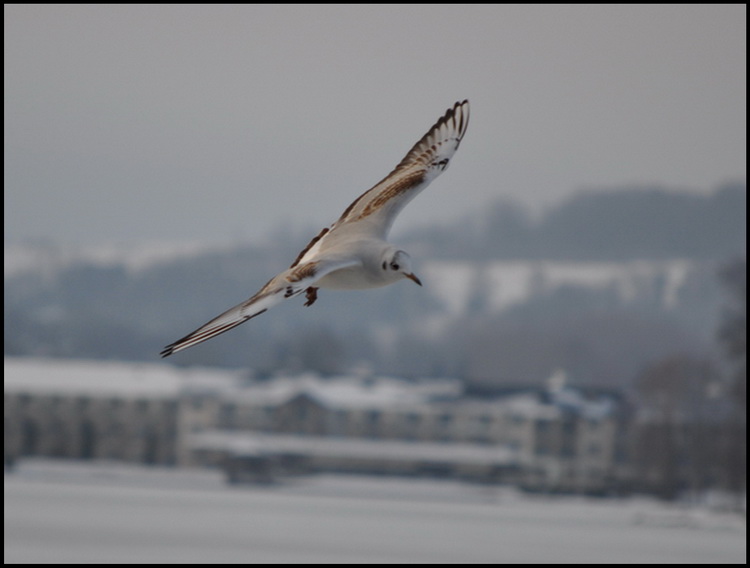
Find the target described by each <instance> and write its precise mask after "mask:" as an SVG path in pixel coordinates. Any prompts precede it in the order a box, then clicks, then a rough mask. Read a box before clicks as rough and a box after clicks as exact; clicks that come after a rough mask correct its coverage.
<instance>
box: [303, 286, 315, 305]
mask: <svg viewBox="0 0 750 568" xmlns="http://www.w3.org/2000/svg"><path fill="white" fill-rule="evenodd" d="M305 297H306V298H307V302H305V305H306V306H312V305H313V304H314V303H315V300H317V299H318V289H317V288H315V287H313V286H310V287H309V288H308V289H307V290H306V291H305Z"/></svg>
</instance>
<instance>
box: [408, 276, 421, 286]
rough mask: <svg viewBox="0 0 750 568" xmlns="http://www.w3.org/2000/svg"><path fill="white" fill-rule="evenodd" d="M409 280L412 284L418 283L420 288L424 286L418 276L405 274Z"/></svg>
mask: <svg viewBox="0 0 750 568" xmlns="http://www.w3.org/2000/svg"><path fill="white" fill-rule="evenodd" d="M404 276H406V277H407V278H408V279H409V280H411V281H412V282H416V283H417V284H419V285H420V286H421V285H422V282H420V280H419V278H417V276H416V274H404Z"/></svg>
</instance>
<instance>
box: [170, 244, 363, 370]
mask: <svg viewBox="0 0 750 568" xmlns="http://www.w3.org/2000/svg"><path fill="white" fill-rule="evenodd" d="M358 264H360V261H359V260H356V259H330V260H318V261H312V262H305V263H302V264H300V265H298V266H296V267H293V268H290V269H289V270H286V271H284V272H282V273H281V274H279V275H278V276H276V277H274V278H272V279H271V280H269V281H268V283H267V284H266V285H265V286H263V288H261V289H260V290H259V291H258V293H257V294H255V295H254V296H253V297H251V298H250V299H248V300H245V301H244V302H242V303H241V304H237V305H236V306H234V307H233V308H230V309H228V310H227V311H226V312H224V313H223V314H221V315H219V316H217V317H215V318H214V319H212V320H211V321H209V322H208V323H205V324H203V325H202V326H201V327H199V328H198V329H196V330H195V331H193V332H192V333H189V334H188V335H186V336H185V337H183V338H182V339H178V340H177V341H175V342H174V343H171V344H169V345H167V346H166V347H165V348H164V350H163V351H162V352H161V356H162V357H168V356H169V355H172V354H173V353H177V352H178V351H182V350H183V349H187V348H188V347H192V346H193V345H198V344H199V343H203V342H204V341H206V340H208V339H211V338H212V337H216V336H217V335H220V334H222V333H224V332H225V331H229V330H230V329H232V328H234V327H237V326H238V325H240V324H241V323H245V322H246V321H247V320H249V319H252V318H254V317H255V316H259V315H260V314H262V313H264V312H265V311H267V310H268V309H270V308H272V307H273V306H275V305H276V304H279V303H281V302H282V301H283V300H285V299H287V298H292V297H294V296H296V295H298V294H300V293H302V292H303V291H305V290H306V289H307V288H308V287H310V286H312V285H313V284H314V283H315V282H316V281H318V280H320V279H321V278H323V277H324V276H326V275H327V274H330V273H331V272H334V271H336V270H340V269H342V268H349V267H351V266H356V265H358Z"/></svg>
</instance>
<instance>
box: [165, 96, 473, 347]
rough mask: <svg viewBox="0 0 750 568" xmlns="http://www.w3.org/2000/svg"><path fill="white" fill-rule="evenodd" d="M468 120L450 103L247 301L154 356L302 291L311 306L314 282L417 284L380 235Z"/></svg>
mask: <svg viewBox="0 0 750 568" xmlns="http://www.w3.org/2000/svg"><path fill="white" fill-rule="evenodd" d="M468 124H469V101H468V100H464V101H462V102H457V103H456V104H455V105H453V107H452V108H450V109H448V110H447V111H446V113H445V114H444V115H443V116H442V117H441V118H440V119H439V120H438V121H437V122H436V123H435V125H434V126H433V127H432V128H430V130H429V131H428V132H427V134H425V135H424V136H423V137H422V138H421V139H420V140H419V142H417V143H416V144H415V145H414V147H413V148H412V149H411V150H409V152H408V153H407V154H406V156H405V157H404V159H403V160H401V162H399V164H398V165H397V166H396V167H395V168H394V170H393V171H392V172H391V173H389V174H388V175H387V176H386V177H385V178H383V180H382V181H380V182H379V183H377V184H376V185H375V186H374V187H373V188H371V189H369V190H368V191H366V192H365V193H363V194H362V195H360V196H359V197H358V198H357V199H355V200H354V203H352V204H351V205H350V206H349V207H347V208H346V210H345V211H344V213H343V214H342V215H341V217H339V219H338V220H337V221H336V222H335V223H333V225H331V226H330V227H327V228H325V229H323V230H322V231H321V232H320V233H319V234H318V236H316V237H315V238H314V239H313V240H311V241H310V243H309V244H308V245H307V246H306V247H305V248H304V249H303V250H302V252H300V253H299V255H298V256H297V258H296V259H295V260H294V262H293V263H292V265H291V266H290V267H289V268H288V269H287V270H285V271H284V272H281V273H280V274H278V275H276V276H274V277H273V278H271V280H269V281H268V283H267V284H266V285H265V286H263V287H262V288H261V289H260V290H259V291H258V292H257V293H256V294H255V295H254V296H252V297H251V298H249V299H248V300H245V301H244V302H242V303H241V304H238V305H236V306H234V307H233V308H230V309H229V310H227V311H226V312H224V313H223V314H221V315H219V316H217V317H215V318H214V319H212V320H211V321H209V322H208V323H206V324H204V325H202V326H201V327H199V328H198V329H196V330H195V331H193V332H192V333H189V334H188V335H186V336H185V337H183V338H182V339H178V340H177V341H175V342H174V343H171V344H169V345H167V346H166V347H165V348H164V350H163V351H162V352H161V356H162V357H167V356H169V355H172V354H173V353H177V352H178V351H182V350H183V349H187V348H188V347H192V346H193V345H197V344H199V343H202V342H204V341H206V340H208V339H211V338H212V337H215V336H217V335H219V334H221V333H224V332H225V331H229V330H230V329H232V328H233V327H237V326H238V325H240V324H241V323H244V322H246V321H247V320H249V319H251V318H254V317H255V316H259V315H260V314H262V313H264V312H265V311H267V310H268V309H269V308H272V307H273V306H275V305H276V304H279V303H280V302H281V301H282V300H285V299H287V298H292V297H294V296H297V295H299V294H302V293H303V292H304V293H305V297H306V299H307V301H306V302H305V306H310V305H312V304H313V303H314V302H315V300H316V299H317V292H318V288H330V289H340V290H345V289H349V290H357V289H365V288H378V287H380V286H386V285H388V284H393V283H394V282H397V281H399V280H401V279H403V278H408V279H409V280H411V281H413V282H416V283H417V284H419V285H420V286H421V285H422V283H421V282H420V281H419V278H417V277H416V276H415V274H414V272H412V267H411V258H410V257H409V255H408V254H407V253H406V252H404V251H403V250H400V249H398V248H397V247H395V246H393V245H391V244H390V243H388V242H387V241H386V240H385V239H386V236H387V235H388V231H389V229H390V228H391V225H392V224H393V221H394V219H395V218H396V215H398V213H399V212H400V211H401V209H403V207H404V206H405V205H406V204H407V203H408V202H409V201H411V200H412V199H413V198H414V197H415V196H416V195H417V194H418V193H419V192H420V191H422V190H423V189H424V188H425V187H427V186H428V185H429V184H430V182H431V181H432V180H433V179H435V178H436V177H437V176H439V175H440V174H441V173H442V172H443V171H445V169H446V168H447V167H448V163H449V162H450V159H451V158H452V157H453V154H454V153H455V152H456V150H457V149H458V145H459V144H460V143H461V139H462V138H463V137H464V134H465V133H466V127H467V126H468Z"/></svg>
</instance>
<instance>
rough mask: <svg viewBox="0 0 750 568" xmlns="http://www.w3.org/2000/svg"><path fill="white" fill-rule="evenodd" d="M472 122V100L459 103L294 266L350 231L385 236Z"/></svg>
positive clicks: (445, 161) (444, 165)
mask: <svg viewBox="0 0 750 568" xmlns="http://www.w3.org/2000/svg"><path fill="white" fill-rule="evenodd" d="M468 125H469V101H468V100H465V101H463V102H459V103H456V104H455V105H453V108H450V109H448V110H447V111H446V113H445V114H444V115H443V116H442V117H441V118H440V119H439V120H438V121H437V122H436V123H435V125H434V126H433V127H432V128H430V130H429V131H428V132H427V134H425V135H424V136H423V137H422V138H421V139H420V140H419V142H417V143H416V144H415V145H414V147H413V148H412V149H411V150H409V152H408V153H407V154H406V156H405V157H404V159H403V160H401V162H399V164H398V165H397V166H396V167H395V168H394V170H393V171H392V172H391V173H389V174H388V175H387V176H386V177H385V178H384V179H383V180H381V181H380V182H379V183H377V184H376V185H375V186H374V187H373V188H371V189H369V190H368V191H366V192H365V193H363V194H362V195H360V196H359V197H358V198H357V199H356V200H354V203H352V204H351V205H350V206H349V207H347V209H346V211H344V213H343V215H341V217H340V218H339V220H338V221H336V222H335V223H334V224H333V225H332V226H331V227H330V228H327V229H323V231H322V232H321V233H320V234H319V235H318V236H317V237H315V238H314V239H313V240H312V241H311V242H310V243H309V244H308V245H307V247H306V248H305V249H304V250H303V251H302V252H301V253H300V254H299V256H298V257H297V260H295V262H294V264H292V266H296V265H297V264H298V263H300V262H304V261H306V260H309V259H310V258H312V257H314V256H315V255H316V254H317V253H318V251H322V250H325V249H326V248H327V247H328V245H329V244H331V243H332V242H333V241H335V240H336V239H335V238H334V235H335V236H340V237H343V236H344V234H349V233H350V232H353V233H359V234H366V235H368V236H373V237H377V238H380V239H385V237H386V235H387V234H388V231H389V230H390V228H391V225H392V224H393V220H394V219H395V218H396V215H398V213H399V212H400V211H401V209H403V208H404V206H405V205H406V204H407V203H408V202H409V201H411V200H412V199H413V198H414V197H415V196H416V195H417V194H418V193H419V192H420V191H422V190H423V189H424V188H425V187H427V186H428V185H429V184H430V182H431V181H432V180H433V179H435V178H436V177H437V176H439V175H440V174H441V173H442V172H444V171H445V169H446V168H447V167H448V163H449V162H450V160H451V158H452V157H453V154H455V152H456V150H457V149H458V146H459V144H460V143H461V139H462V138H463V137H464V134H465V133H466V127H467V126H468Z"/></svg>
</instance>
